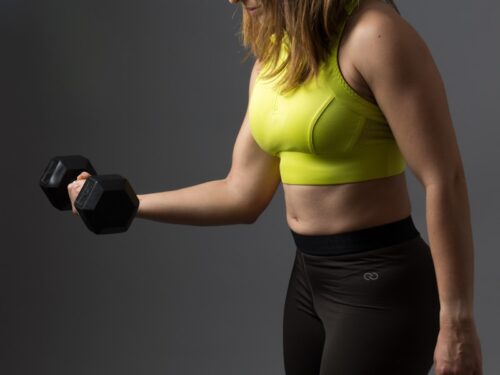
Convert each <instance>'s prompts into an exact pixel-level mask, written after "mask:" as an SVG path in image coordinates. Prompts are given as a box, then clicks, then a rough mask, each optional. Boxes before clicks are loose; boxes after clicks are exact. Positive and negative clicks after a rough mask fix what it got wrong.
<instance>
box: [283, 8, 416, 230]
mask: <svg viewBox="0 0 500 375" xmlns="http://www.w3.org/2000/svg"><path fill="white" fill-rule="evenodd" d="M376 3H380V1H377V0H375V1H372V0H368V1H362V2H360V8H359V9H358V11H356V12H355V13H353V15H352V16H351V17H350V19H349V21H348V22H347V24H346V27H345V30H344V33H343V36H342V39H341V43H340V46H339V54H338V61H339V66H340V70H341V72H342V75H343V76H344V78H345V80H346V81H347V83H349V85H350V86H351V87H352V88H353V89H354V90H355V91H357V92H358V93H359V94H360V95H361V96H363V97H364V98H366V99H368V100H369V101H371V102H373V103H376V102H375V99H374V96H373V94H372V93H371V91H370V88H369V87H368V85H367V84H366V83H365V82H364V80H363V78H362V77H361V75H360V74H359V73H358V72H357V70H356V69H355V68H354V67H353V65H352V63H351V61H350V57H349V48H352V45H350V44H349V34H350V32H352V30H353V29H354V28H355V27H359V26H360V25H359V22H357V21H358V20H359V19H360V18H359V15H360V14H361V12H362V11H363V7H366V6H371V5H372V4H373V5H376ZM283 190H284V194H285V206H286V218H287V223H288V226H289V227H290V228H291V229H292V230H293V231H294V232H297V233H300V234H334V233H339V232H345V231H351V230H357V229H362V228H366V227H371V226H376V225H380V224H385V223H388V222H392V221H396V220H399V219H402V218H405V217H407V216H409V215H410V213H411V204H410V198H409V195H408V189H407V185H406V179H405V174H404V173H400V174H398V175H395V176H390V177H385V178H377V179H372V180H367V181H360V182H355V183H344V184H336V185H292V184H286V183H283Z"/></svg>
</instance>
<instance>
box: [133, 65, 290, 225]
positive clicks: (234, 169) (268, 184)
mask: <svg viewBox="0 0 500 375" xmlns="http://www.w3.org/2000/svg"><path fill="white" fill-rule="evenodd" d="M259 69H260V63H259V62H258V61H257V62H256V63H255V64H254V66H253V68H252V73H251V75H250V84H249V90H248V98H249V101H250V96H251V94H252V88H253V84H254V82H255V78H256V76H257V74H258V71H259ZM279 183H280V174H279V158H277V157H274V156H271V155H269V154H267V153H266V152H264V151H263V150H262V149H261V148H260V147H259V146H258V145H257V144H256V143H255V141H254V139H253V137H252V134H251V133H250V127H249V123H248V109H247V113H246V114H245V118H244V119H243V123H242V125H241V128H240V131H239V133H238V136H237V137H236V141H235V144H234V148H233V155H232V164H231V168H230V171H229V173H228V175H227V176H226V178H224V179H220V180H213V181H208V182H204V183H201V184H198V185H193V186H189V187H185V188H182V189H177V190H170V191H163V192H158V193H151V194H140V195H138V196H137V197H138V198H139V210H138V212H137V215H136V217H138V218H142V219H149V220H154V221H160V222H164V223H172V224H187V225H200V226H208V225H227V224H250V223H253V222H254V221H255V220H257V218H258V217H259V215H260V214H261V213H262V212H263V211H264V210H265V208H266V207H267V206H268V204H269V202H270V201H271V199H272V197H273V195H274V193H275V191H276V189H277V187H278V185H279Z"/></svg>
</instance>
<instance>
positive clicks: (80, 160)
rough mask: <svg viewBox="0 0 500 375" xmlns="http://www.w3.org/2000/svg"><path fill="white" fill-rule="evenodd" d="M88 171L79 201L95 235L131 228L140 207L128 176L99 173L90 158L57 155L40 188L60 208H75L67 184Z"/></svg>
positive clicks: (77, 203) (45, 173) (42, 178)
mask: <svg viewBox="0 0 500 375" xmlns="http://www.w3.org/2000/svg"><path fill="white" fill-rule="evenodd" d="M83 171H86V172H88V173H90V174H91V176H90V177H88V178H87V179H85V183H84V184H83V186H82V189H81V190H80V193H79V194H78V196H77V197H76V200H75V208H76V210H77V211H78V214H79V215H80V217H81V218H82V220H83V222H84V223H85V225H86V226H87V228H88V229H90V230H91V231H92V232H94V233H95V234H109V233H121V232H125V231H127V230H128V228H129V227H130V224H131V223H132V221H133V219H134V217H135V215H136V213H137V210H138V208H139V199H138V198H137V195H136V194H135V192H134V190H133V189H132V186H131V185H130V183H129V182H128V181H127V179H126V178H124V177H122V176H120V175H117V174H108V175H97V173H96V171H95V169H94V167H93V166H92V164H90V161H89V160H88V159H87V158H85V157H83V156H80V155H69V156H56V157H53V158H52V159H51V160H50V161H49V164H48V165H47V167H46V168H45V171H44V172H43V174H42V177H41V178H40V187H41V188H42V190H43V191H44V192H45V194H46V195H47V197H48V198H49V201H50V202H51V203H52V205H53V206H54V207H56V208H57V209H59V210H71V200H70V198H69V195H68V190H67V186H68V184H69V183H70V182H71V181H74V180H75V179H76V178H77V176H78V175H79V174H80V173H82V172H83Z"/></svg>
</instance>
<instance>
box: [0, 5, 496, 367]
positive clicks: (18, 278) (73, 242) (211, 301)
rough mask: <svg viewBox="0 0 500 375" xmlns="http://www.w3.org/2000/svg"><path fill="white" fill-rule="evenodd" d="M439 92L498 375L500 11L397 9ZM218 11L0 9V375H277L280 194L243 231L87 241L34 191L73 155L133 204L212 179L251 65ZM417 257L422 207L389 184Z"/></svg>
mask: <svg viewBox="0 0 500 375" xmlns="http://www.w3.org/2000/svg"><path fill="white" fill-rule="evenodd" d="M398 5H399V7H400V10H401V11H402V13H403V16H404V17H405V18H406V19H407V20H408V21H409V22H410V23H411V24H412V25H413V26H414V27H415V28H416V29H417V31H418V32H419V33H420V34H421V35H422V37H423V38H424V39H425V40H426V42H427V43H428V45H429V47H430V49H431V51H432V53H433V55H434V58H435V60H436V62H437V64H438V67H439V69H440V71H441V74H442V76H443V79H444V81H445V84H446V88H447V92H448V98H449V104H450V108H451V112H452V116H453V121H454V126H455V129H456V132H457V136H458V140H459V143H460V150H461V153H462V157H463V161H464V163H465V168H466V175H467V179H468V188H469V195H470V204H471V213H472V221H473V230H474V245H475V256H476V268H475V269H476V278H475V301H476V321H477V324H478V328H479V331H480V335H481V339H482V345H483V355H484V369H485V374H488V375H489V374H497V373H500V361H499V360H498V356H496V354H495V351H494V349H495V347H497V348H498V346H499V345H500V328H499V324H498V316H499V315H500V306H499V305H500V292H499V291H500V288H499V286H500V273H499V272H498V262H499V261H500V252H499V251H500V249H499V246H498V242H497V237H496V236H497V235H498V227H499V225H500V214H499V208H500V207H499V201H500V199H499V194H498V192H499V187H500V186H499V185H500V178H499V177H498V174H497V173H496V172H497V171H498V166H497V164H496V163H497V162H498V161H499V160H500V158H499V150H498V139H499V136H500V131H499V123H498V119H499V118H500V109H499V108H500V106H499V104H498V101H499V94H498V92H499V87H500V74H499V73H498V67H499V66H500V51H499V47H498V46H499V45H500V43H498V36H499V35H500V24H499V23H498V19H499V16H500V4H499V3H498V2H497V1H494V0H476V1H464V0H455V1H451V0H448V1H428V0H421V1H418V2H417V1H409V0H405V1H403V0H400V1H399V2H398ZM240 20H241V13H240V10H238V8H237V7H234V6H232V5H230V4H228V2H227V1H224V0H221V1H213V0H196V1H158V0H141V1H131V0H122V1H120V2H116V1H109V0H85V1H83V0H72V1H67V0H64V1H63V0H44V1H28V0H16V1H14V0H3V1H2V2H0V21H1V22H0V28H1V29H0V35H1V36H0V38H1V42H2V44H1V47H2V57H1V61H0V64H1V66H0V79H1V82H0V83H1V85H0V86H1V91H0V93H1V101H0V103H1V104H0V106H1V107H0V109H1V111H0V116H1V119H0V124H1V129H2V133H1V136H0V140H1V147H0V156H1V158H0V160H1V168H2V169H1V175H0V176H1V181H2V183H1V184H0V189H1V193H2V195H1V196H2V205H1V207H2V215H1V225H0V230H1V231H2V241H1V244H0V247H1V252H0V286H1V294H0V302H1V303H0V314H2V316H1V328H0V329H1V331H0V345H1V347H0V361H1V364H0V373H2V374H12V375H14V374H15V375H18V374H19V375H21V374H23V375H24V374H38V375H42V374H50V375H59V374H61V375H62V374H73V375H77V374H93V375H98V374H107V375H109V374H149V375H153V374H190V375H191V374H199V373H203V374H207V375H208V374H217V375H219V374H239V375H250V374H252V375H253V374H273V375H274V374H284V370H283V364H282V336H281V334H282V307H283V303H284V297H285V292H286V287H287V283H288V278H289V274H290V271H291V265H292V262H293V255H294V246H293V241H292V237H291V235H290V232H289V231H288V227H287V225H286V221H285V216H284V202H283V192H282V188H281V187H280V188H279V189H278V191H277V193H276V196H275V197H274V199H273V201H272V202H271V204H270V205H269V207H268V209H267V210H266V211H265V213H264V214H263V215H262V216H261V217H260V218H259V219H258V221H257V222H256V223H254V224H253V225H234V226H218V227H196V226H183V225H169V224H162V223H157V222H151V221H144V220H136V221H135V222H134V223H133V224H132V227H131V228H130V230H129V231H128V232H127V233H125V234H120V235H112V236H96V235H94V234H93V233H91V232H89V231H87V230H86V228H85V227H84V225H83V223H82V222H80V221H79V220H77V218H75V217H73V216H72V215H71V214H69V213H61V212H58V211H57V210H55V209H53V208H52V207H51V206H50V204H49V202H48V201H47V199H46V198H45V196H44V195H43V192H42V191H41V189H40V188H39V186H38V180H39V178H40V175H41V173H42V171H43V169H44V167H45V165H46V164H47V162H48V160H49V159H50V157H52V156H54V155H65V154H75V153H80V154H83V155H85V156H87V157H89V158H90V159H91V160H92V162H93V164H94V166H95V167H96V168H97V169H98V171H99V172H100V173H119V174H123V175H124V176H126V177H127V178H128V179H129V181H130V182H131V184H132V185H133V186H134V188H135V190H136V192H138V193H141V194H142V193H150V192H157V191H164V190H171V189H177V188H181V187H186V186H190V185H194V184H198V183H202V182H205V181H209V180H213V179H219V178H223V177H225V175H226V173H227V172H228V170H229V167H230V161H231V152H232V148H233V142H234V140H235V137H236V135H237V132H238V130H239V127H240V125H241V121H242V120H243V116H244V112H245V109H246V104H247V99H248V97H247V88H248V80H249V73H250V68H251V65H252V62H253V61H252V60H248V61H247V62H246V63H244V64H242V63H241V59H242V58H243V55H244V52H245V51H244V50H243V48H242V47H241V46H240V45H239V41H238V37H237V35H236V33H237V31H238V28H239V24H240ZM406 174H407V178H408V183H409V188H410V194H411V199H412V205H413V217H414V220H415V222H416V225H417V227H418V228H419V230H420V232H421V233H422V235H423V237H424V238H425V239H427V233H426V224H425V210H424V207H425V196H424V192H423V189H422V187H421V186H420V185H419V184H418V182H417V181H416V179H415V178H414V176H413V175H411V172H409V171H408V170H407V172H406Z"/></svg>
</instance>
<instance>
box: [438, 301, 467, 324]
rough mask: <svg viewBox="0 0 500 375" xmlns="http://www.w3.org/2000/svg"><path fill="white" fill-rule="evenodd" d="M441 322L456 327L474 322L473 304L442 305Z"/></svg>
mask: <svg viewBox="0 0 500 375" xmlns="http://www.w3.org/2000/svg"><path fill="white" fill-rule="evenodd" d="M439 320H440V321H441V323H443V324H448V325H455V324H464V323H467V322H471V321H473V320H474V312H473V308H472V304H467V303H462V302H456V303H452V304H449V303H441V308H440V311H439Z"/></svg>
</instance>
